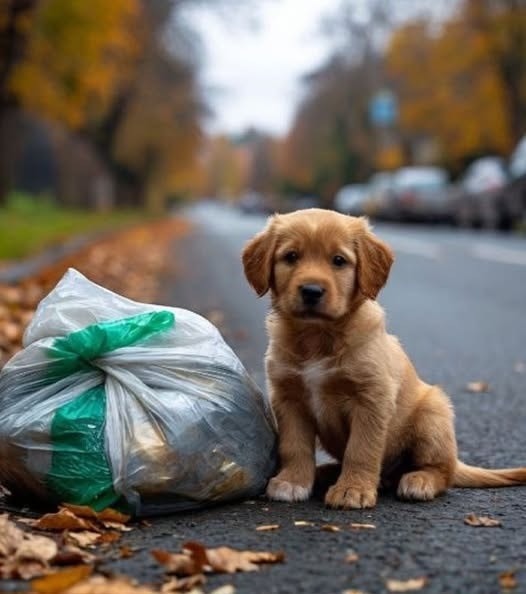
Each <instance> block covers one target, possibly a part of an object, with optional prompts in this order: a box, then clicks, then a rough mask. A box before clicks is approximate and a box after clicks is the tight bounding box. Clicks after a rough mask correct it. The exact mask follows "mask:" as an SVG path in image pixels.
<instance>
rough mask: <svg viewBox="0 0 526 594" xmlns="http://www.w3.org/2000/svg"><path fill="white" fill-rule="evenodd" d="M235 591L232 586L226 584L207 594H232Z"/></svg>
mask: <svg viewBox="0 0 526 594" xmlns="http://www.w3.org/2000/svg"><path fill="white" fill-rule="evenodd" d="M235 591H236V589H235V588H234V586H233V585H232V584H226V585H224V586H221V587H219V588H216V589H215V590H212V591H211V592H209V594H234V593H235Z"/></svg>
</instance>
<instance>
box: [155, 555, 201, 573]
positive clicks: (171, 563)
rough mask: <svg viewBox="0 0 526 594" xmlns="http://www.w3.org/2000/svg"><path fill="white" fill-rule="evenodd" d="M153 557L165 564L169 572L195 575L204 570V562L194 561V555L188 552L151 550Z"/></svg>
mask: <svg viewBox="0 0 526 594" xmlns="http://www.w3.org/2000/svg"><path fill="white" fill-rule="evenodd" d="M151 554H152V556H153V558H154V559H155V560H156V561H157V562H158V563H160V564H161V565H163V566H164V569H165V571H166V572H167V573H174V574H176V575H185V576H186V575H195V574H196V573H201V572H202V570H203V565H204V564H203V563H199V562H196V561H194V559H193V557H192V556H191V555H189V554H186V553H169V552H168V551H163V550H161V549H154V550H153V551H151Z"/></svg>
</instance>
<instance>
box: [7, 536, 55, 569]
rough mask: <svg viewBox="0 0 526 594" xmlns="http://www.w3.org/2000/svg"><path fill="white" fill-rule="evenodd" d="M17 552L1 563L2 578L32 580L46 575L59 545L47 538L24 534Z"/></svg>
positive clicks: (11, 553) (13, 552) (12, 551)
mask: <svg viewBox="0 0 526 594" xmlns="http://www.w3.org/2000/svg"><path fill="white" fill-rule="evenodd" d="M22 534H23V538H22V540H21V541H19V543H18V546H17V548H16V550H11V552H10V554H9V555H8V556H6V557H5V559H4V560H3V562H0V577H3V578H16V577H19V578H22V579H25V580H27V579H32V578H34V577H36V576H39V575H42V574H44V573H46V572H47V571H48V569H49V562H50V561H51V559H53V558H54V557H55V555H56V554H57V551H58V547H57V543H56V542H55V541H54V540H52V539H51V538H48V537H46V536H40V535H35V534H26V533H22Z"/></svg>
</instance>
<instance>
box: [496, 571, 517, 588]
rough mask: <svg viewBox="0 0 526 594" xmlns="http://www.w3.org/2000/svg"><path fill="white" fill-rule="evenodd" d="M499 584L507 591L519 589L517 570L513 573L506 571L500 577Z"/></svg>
mask: <svg viewBox="0 0 526 594" xmlns="http://www.w3.org/2000/svg"><path fill="white" fill-rule="evenodd" d="M499 583H500V586H501V588H504V589H505V590H513V589H514V588H516V587H517V585H518V582H517V578H516V577H515V570H511V571H504V572H503V573H501V574H500V575H499Z"/></svg>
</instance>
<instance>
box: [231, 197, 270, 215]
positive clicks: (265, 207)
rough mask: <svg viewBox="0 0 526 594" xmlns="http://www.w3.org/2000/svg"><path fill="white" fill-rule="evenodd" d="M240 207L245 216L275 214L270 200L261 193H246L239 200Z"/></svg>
mask: <svg viewBox="0 0 526 594" xmlns="http://www.w3.org/2000/svg"><path fill="white" fill-rule="evenodd" d="M238 206H239V208H240V210H241V212H243V213H245V214H271V213H272V212H274V209H273V208H272V207H271V205H270V203H269V200H268V199H267V198H266V197H265V196H263V194H260V193H259V192H246V193H245V194H243V196H241V198H240V199H239V202H238Z"/></svg>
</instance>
